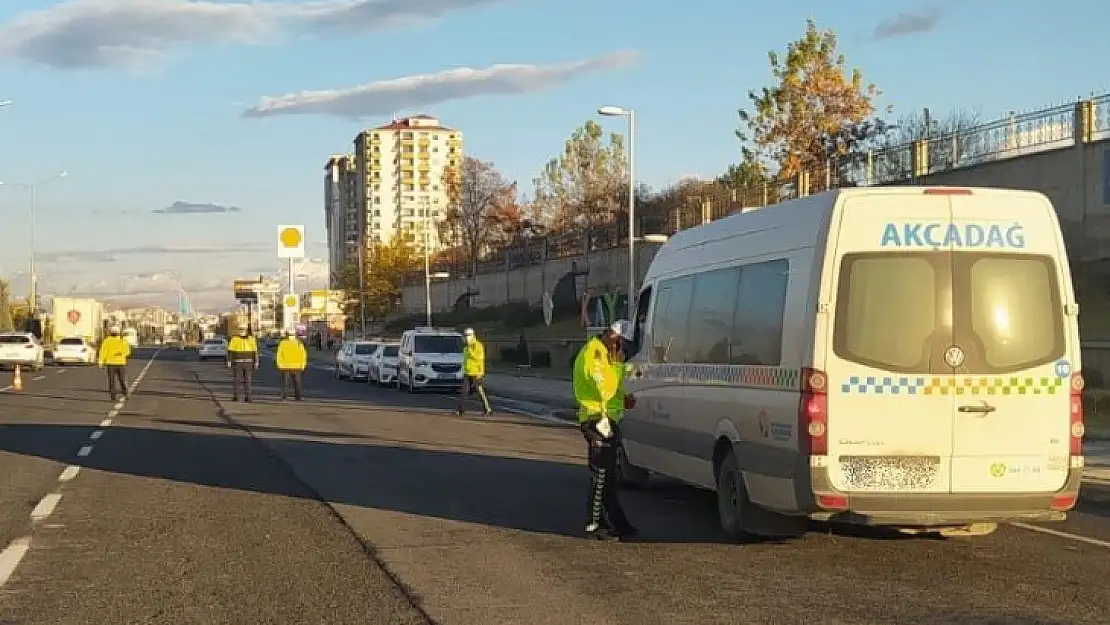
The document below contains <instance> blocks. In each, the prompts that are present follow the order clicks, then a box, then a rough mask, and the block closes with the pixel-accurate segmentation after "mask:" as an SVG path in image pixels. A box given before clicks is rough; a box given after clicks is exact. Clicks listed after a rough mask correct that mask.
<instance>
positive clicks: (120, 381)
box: [96, 326, 131, 401]
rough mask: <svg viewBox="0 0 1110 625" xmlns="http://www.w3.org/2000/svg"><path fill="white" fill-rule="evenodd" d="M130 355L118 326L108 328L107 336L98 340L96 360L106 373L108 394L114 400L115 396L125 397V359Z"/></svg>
mask: <svg viewBox="0 0 1110 625" xmlns="http://www.w3.org/2000/svg"><path fill="white" fill-rule="evenodd" d="M130 357H131V345H130V344H129V343H128V342H127V340H126V339H124V338H123V337H122V336H120V328H119V326H112V327H110V328H108V336H107V337H105V339H104V340H103V341H101V342H100V351H99V353H98V354H97V359H96V360H97V364H99V365H100V368H101V369H104V372H105V373H106V374H107V375H108V395H109V396H110V397H111V398H112V401H116V398H117V397H127V359H128V358H130ZM117 388H118V389H119V392H118V394H117V392H116V389H117Z"/></svg>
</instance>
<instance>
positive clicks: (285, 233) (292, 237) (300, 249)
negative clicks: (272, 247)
mask: <svg viewBox="0 0 1110 625" xmlns="http://www.w3.org/2000/svg"><path fill="white" fill-rule="evenodd" d="M277 235H278V236H277V239H278V258H285V259H292V258H304V256H305V249H304V226H288V225H286V226H278V228H277Z"/></svg>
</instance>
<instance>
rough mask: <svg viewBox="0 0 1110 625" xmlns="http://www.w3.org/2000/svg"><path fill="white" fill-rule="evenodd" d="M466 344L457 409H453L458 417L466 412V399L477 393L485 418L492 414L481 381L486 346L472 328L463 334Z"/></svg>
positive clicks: (484, 369) (483, 372)
mask: <svg viewBox="0 0 1110 625" xmlns="http://www.w3.org/2000/svg"><path fill="white" fill-rule="evenodd" d="M463 336H464V337H465V338H466V343H465V345H463V354H462V355H463V383H462V388H461V389H459V407H458V408H456V409H455V412H456V413H457V414H458V415H460V416H461V415H462V414H463V413H464V412H466V398H467V397H468V396H469V395H470V393H471V391H477V392H478V397H481V398H482V411H483V414H485V416H487V417H488V416H490V415H492V414H493V408H490V405H489V397H487V396H486V386H485V384H483V379H484V378H485V377H486V346H485V345H482V342H481V341H479V340H478V337H477V336H475V335H474V328H467V329H466V331H465V332H464V333H463Z"/></svg>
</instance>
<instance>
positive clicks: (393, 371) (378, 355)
mask: <svg viewBox="0 0 1110 625" xmlns="http://www.w3.org/2000/svg"><path fill="white" fill-rule="evenodd" d="M400 349H401V344H400V343H392V342H390V343H383V344H382V347H381V349H379V350H378V351H376V352H374V355H373V356H371V357H370V375H369V377H367V379H366V381H367V382H368V383H371V384H377V385H378V386H385V385H393V384H396V383H397V353H398V351H399V350H400Z"/></svg>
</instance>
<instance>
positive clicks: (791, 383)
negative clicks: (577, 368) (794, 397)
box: [628, 363, 802, 391]
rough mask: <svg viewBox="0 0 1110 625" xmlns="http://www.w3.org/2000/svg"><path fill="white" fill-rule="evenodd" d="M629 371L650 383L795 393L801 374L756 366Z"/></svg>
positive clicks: (638, 367) (636, 367) (633, 367)
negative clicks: (731, 387)
mask: <svg viewBox="0 0 1110 625" xmlns="http://www.w3.org/2000/svg"><path fill="white" fill-rule="evenodd" d="M628 372H629V373H630V374H632V375H634V376H635V375H637V373H638V374H639V376H638V377H639V379H641V380H647V381H651V382H669V383H681V384H702V385H710V386H733V387H740V388H757V389H767V390H782V391H796V390H798V389H799V388H800V384H801V379H802V372H801V370H800V369H797V368H790V367H762V366H753V365H698V364H652V363H636V364H629V366H628Z"/></svg>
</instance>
